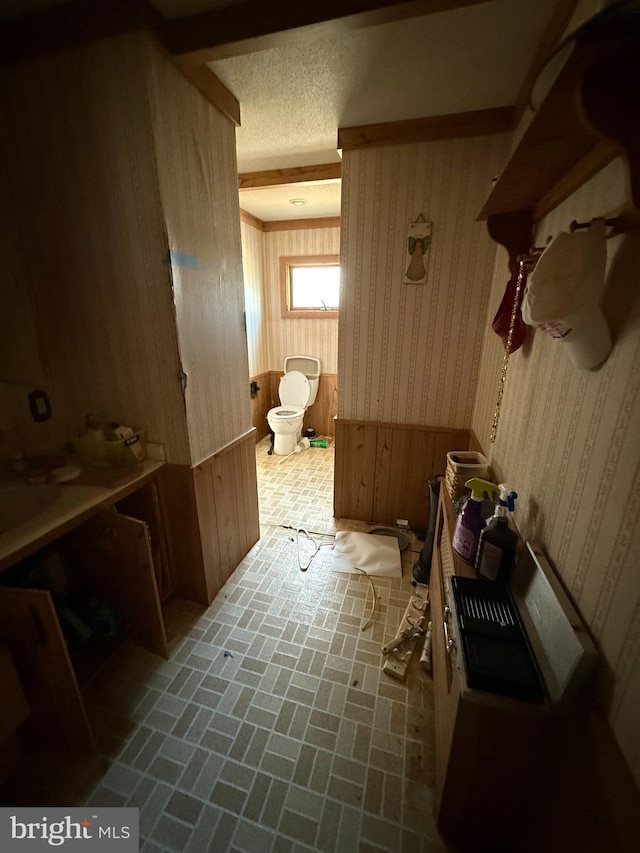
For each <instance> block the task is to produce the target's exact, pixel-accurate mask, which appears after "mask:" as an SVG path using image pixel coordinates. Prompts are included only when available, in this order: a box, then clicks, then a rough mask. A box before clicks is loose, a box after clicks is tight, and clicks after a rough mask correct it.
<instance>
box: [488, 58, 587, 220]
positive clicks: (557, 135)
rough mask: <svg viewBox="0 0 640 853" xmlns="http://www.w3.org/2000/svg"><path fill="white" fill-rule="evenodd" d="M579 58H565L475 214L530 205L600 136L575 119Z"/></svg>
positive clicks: (584, 154)
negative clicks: (483, 202) (484, 201)
mask: <svg viewBox="0 0 640 853" xmlns="http://www.w3.org/2000/svg"><path fill="white" fill-rule="evenodd" d="M579 64H580V63H579V59H578V57H577V55H576V52H575V51H574V53H573V54H572V55H571V56H570V57H569V59H568V60H567V62H566V63H565V65H564V67H563V69H562V71H561V72H560V74H559V75H558V77H557V79H556V81H555V82H554V84H553V85H552V87H551V89H550V91H549V94H548V95H547V97H546V98H545V100H544V101H543V103H542V104H541V106H540V107H539V108H538V110H537V111H536V113H535V115H534V116H533V118H532V120H531V123H530V125H529V127H528V128H527V130H526V131H525V133H524V136H523V137H522V139H521V140H520V142H519V144H518V145H517V147H516V149H515V151H514V152H513V154H512V155H511V158H510V159H509V162H508V163H507V166H506V168H505V169H504V171H503V172H502V174H501V175H500V178H499V179H498V181H497V182H496V184H495V186H494V188H493V191H492V193H491V195H490V196H489V198H488V199H487V202H486V204H485V206H484V207H483V208H482V210H481V212H480V215H479V217H478V219H488V218H489V217H490V216H494V215H496V214H503V213H512V212H515V211H521V210H531V211H532V210H534V209H535V207H536V205H537V203H538V202H539V201H540V199H541V198H543V197H544V196H545V195H546V194H547V193H549V192H550V191H551V190H552V189H553V188H554V187H555V186H556V184H558V183H559V182H560V180H561V179H562V178H563V177H564V176H565V175H566V174H567V173H568V172H569V171H570V170H571V169H572V168H573V167H574V166H575V165H576V164H577V163H579V162H580V161H581V160H582V159H583V158H584V157H586V155H587V154H589V152H590V151H591V150H592V149H593V148H595V147H596V145H597V144H598V142H599V137H598V136H597V135H596V133H595V132H594V131H593V130H592V129H591V128H590V127H587V126H586V125H585V124H584V122H582V121H581V120H580V118H579V103H578V91H579V77H580V69H579Z"/></svg>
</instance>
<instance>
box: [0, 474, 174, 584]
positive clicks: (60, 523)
mask: <svg viewBox="0 0 640 853" xmlns="http://www.w3.org/2000/svg"><path fill="white" fill-rule="evenodd" d="M163 465H164V462H158V461H156V460H154V459H147V460H145V461H144V462H142V463H141V464H140V465H136V466H135V468H134V469H131V472H130V476H129V477H128V476H127V475H128V473H129V472H128V471H127V470H126V469H124V470H123V469H115V470H114V476H116V474H117V485H115V486H108V485H79V484H76V483H75V481H73V480H72V481H70V482H68V483H63V484H60V487H59V492H60V494H59V496H57V497H56V500H55V501H54V502H53V503H52V504H51V505H50V506H48V507H47V508H46V509H44V510H43V511H42V512H39V513H38V514H37V515H33V516H31V517H30V518H29V519H28V520H27V521H25V522H23V523H22V524H19V525H18V526H16V527H13V528H11V529H10V530H7V531H6V532H4V533H0V571H1V570H4V569H6V568H8V567H9V566H10V565H12V564H13V563H14V562H17V561H18V560H20V559H23V558H24V557H26V556H28V555H29V554H31V553H34V552H35V551H37V550H38V548H40V547H42V546H43V545H45V544H47V543H48V542H51V541H53V540H54V539H56V538H57V536H58V535H62V534H63V533H64V532H65V531H66V530H69V529H71V528H72V527H73V526H75V525H74V523H76V522H77V523H81V521H83V520H84V519H85V518H88V517H90V516H91V515H92V514H93V513H94V512H95V511H97V510H98V509H100V508H101V507H103V506H104V507H107V506H109V505H111V504H113V503H115V502H116V501H117V500H118V499H119V496H124V494H128V493H129V492H131V486H132V485H135V484H136V483H138V482H142V481H144V480H146V479H147V478H148V477H149V475H150V474H152V473H153V472H154V471H156V470H157V469H158V468H161V467H162V466H163ZM94 473H95V479H96V480H97V481H98V482H100V480H101V478H102V479H103V480H108V474H106V475H105V474H104V470H103V469H100V471H99V472H94ZM83 474H84V475H85V476H84V479H85V480H86V479H88V480H89V481H90V480H91V478H92V472H91V471H90V470H89V469H85V471H84V472H83ZM79 479H80V480H82V479H83V477H82V475H81V477H80V478H79ZM9 482H10V481H9Z"/></svg>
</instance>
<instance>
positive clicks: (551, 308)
mask: <svg viewBox="0 0 640 853" xmlns="http://www.w3.org/2000/svg"><path fill="white" fill-rule="evenodd" d="M604 227H605V226H604V221H603V220H598V219H596V220H594V221H593V223H592V225H591V227H590V228H589V229H588V230H585V231H582V230H581V231H576V232H574V233H573V234H568V233H567V232H566V231H562V232H561V233H560V234H558V235H557V236H556V237H554V238H553V240H552V241H551V242H550V243H549V245H548V246H547V248H546V249H545V250H544V252H543V253H542V255H541V256H540V259H539V260H538V264H537V266H536V268H535V270H534V271H533V272H532V273H531V275H530V276H529V282H528V284H527V289H526V291H525V294H524V298H523V300H522V318H523V319H524V321H525V323H526V324H527V325H528V326H537V327H538V328H540V329H542V331H544V332H546V333H547V334H548V335H551V337H552V338H559V339H561V340H562V342H563V343H564V345H565V346H566V348H567V352H568V353H569V356H570V357H571V360H572V361H573V363H574V364H575V366H576V367H577V368H579V369H580V370H589V369H590V368H592V367H597V366H598V365H599V364H601V363H602V362H603V361H604V360H605V359H606V357H607V356H608V355H609V353H610V352H611V346H612V344H611V333H610V331H609V327H608V326H607V321H606V320H605V318H604V314H603V313H602V310H601V309H600V298H601V296H602V290H603V287H604V275H605V268H606V265H607V246H606V242H605V233H604Z"/></svg>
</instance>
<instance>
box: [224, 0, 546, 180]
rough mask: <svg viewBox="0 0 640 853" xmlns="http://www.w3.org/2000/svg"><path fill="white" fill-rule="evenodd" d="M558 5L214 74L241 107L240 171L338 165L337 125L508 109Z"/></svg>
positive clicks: (344, 43)
mask: <svg viewBox="0 0 640 853" xmlns="http://www.w3.org/2000/svg"><path fill="white" fill-rule="evenodd" d="M555 5H556V2H555V0H494V2H488V3H484V4H481V5H475V6H470V7H465V8H460V9H455V10H453V11H450V12H442V13H438V14H433V15H426V16H423V17H419V18H413V19H411V20H406V21H397V22H395V23H390V24H381V25H378V26H373V27H368V28H366V29H361V30H356V31H352V32H348V33H344V34H343V35H341V36H338V37H335V38H332V39H321V40H314V39H312V38H305V39H301V38H298V39H296V38H295V37H293V36H292V42H291V44H290V45H287V46H285V47H276V48H271V49H269V50H263V51H259V52H257V53H253V54H246V55H243V56H236V57H231V58H229V59H222V60H218V61H216V62H212V63H210V66H209V67H210V68H211V69H212V70H213V71H214V73H215V74H216V75H217V76H218V77H219V78H220V79H221V80H222V82H223V83H225V85H226V86H228V88H229V89H231V91H232V92H233V93H234V95H235V96H236V97H237V98H238V100H239V101H240V109H241V116H242V126H241V127H240V128H239V129H238V131H237V140H238V168H239V171H240V172H245V171H255V170H262V169H271V168H277V167H280V168H283V167H289V166H304V165H312V164H315V163H329V162H335V161H336V160H337V159H338V157H337V154H336V137H337V130H338V127H340V126H346V127H348V126H353V125H360V124H372V123H376V122H386V121H397V120H400V119H409V118H420V117H422V116H432V115H442V114H445V113H455V112H464V111H467V110H478V109H486V108H489V107H500V106H506V105H509V104H513V103H514V102H515V100H516V97H517V95H518V91H519V89H520V86H521V84H522V82H523V80H524V78H525V75H526V73H527V71H528V69H529V66H530V65H531V62H532V59H533V56H534V54H535V51H536V48H537V46H538V43H539V41H540V38H541V36H542V32H543V30H544V27H545V25H546V23H547V22H548V20H549V17H550V15H551V12H552V10H553V8H554V6H555Z"/></svg>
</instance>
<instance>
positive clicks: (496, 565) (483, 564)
mask: <svg viewBox="0 0 640 853" xmlns="http://www.w3.org/2000/svg"><path fill="white" fill-rule="evenodd" d="M498 489H499V497H498V502H497V504H496V508H495V512H494V514H493V515H492V516H491V518H490V519H489V521H488V522H487V526H486V527H485V528H484V530H483V531H482V532H481V533H480V542H479V544H478V554H477V557H476V575H477V576H478V577H479V578H482V579H483V580H489V581H498V582H499V583H507V581H508V580H509V575H510V572H511V568H512V566H513V563H514V560H515V557H516V549H517V546H518V534H517V533H516V532H515V530H512V529H511V527H510V526H509V518H510V513H512V512H513V510H514V508H515V501H516V498H517V497H518V495H517V492H516V491H515V490H514V489H512V488H511V486H509V485H507V483H500V485H499V486H498Z"/></svg>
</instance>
